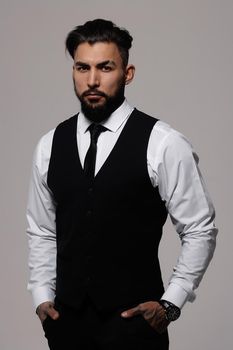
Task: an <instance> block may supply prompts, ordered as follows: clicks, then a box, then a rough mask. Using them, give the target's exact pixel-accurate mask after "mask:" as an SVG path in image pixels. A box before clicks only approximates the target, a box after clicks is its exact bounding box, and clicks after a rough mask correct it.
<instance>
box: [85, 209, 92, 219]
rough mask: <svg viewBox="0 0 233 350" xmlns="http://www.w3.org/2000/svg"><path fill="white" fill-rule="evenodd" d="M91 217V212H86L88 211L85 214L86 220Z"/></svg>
mask: <svg viewBox="0 0 233 350" xmlns="http://www.w3.org/2000/svg"><path fill="white" fill-rule="evenodd" d="M91 215H92V210H88V211H87V212H86V217H87V218H90V217H91Z"/></svg>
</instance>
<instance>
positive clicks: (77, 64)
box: [74, 60, 116, 68]
mask: <svg viewBox="0 0 233 350" xmlns="http://www.w3.org/2000/svg"><path fill="white" fill-rule="evenodd" d="M108 64H109V65H111V66H114V67H116V63H115V62H114V61H111V60H106V61H103V62H100V63H98V64H97V65H96V67H97V68H101V67H104V66H106V65H108ZM74 65H75V67H77V66H83V67H89V66H90V65H89V64H88V63H85V62H82V61H77V62H75V64H74Z"/></svg>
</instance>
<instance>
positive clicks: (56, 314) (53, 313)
mask: <svg viewBox="0 0 233 350" xmlns="http://www.w3.org/2000/svg"><path fill="white" fill-rule="evenodd" d="M46 314H47V315H48V316H49V317H51V318H52V319H53V320H57V319H58V318H59V312H58V311H57V310H56V309H54V307H53V306H52V305H50V306H49V308H48V309H47V310H46Z"/></svg>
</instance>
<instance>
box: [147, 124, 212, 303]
mask: <svg viewBox="0 0 233 350" xmlns="http://www.w3.org/2000/svg"><path fill="white" fill-rule="evenodd" d="M153 133H154V135H152V138H151V141H150V149H152V151H151V152H149V157H148V160H149V168H150V176H151V178H152V184H153V185H154V186H158V189H159V192H160V195H161V198H162V199H163V200H164V201H165V203H166V207H167V210H168V213H169V215H170V217H171V220H172V223H173V225H174V226H175V229H176V232H177V233H178V234H179V237H180V240H181V253H180V255H179V257H178V260H177V264H176V266H175V267H174V268H173V274H172V276H171V279H170V281H169V285H168V288H167V290H166V291H165V293H164V295H163V296H162V299H165V300H168V301H170V302H172V303H174V304H175V305H177V306H179V307H180V308H182V307H183V305H184V304H185V302H186V301H193V300H194V299H195V292H194V291H195V289H196V288H197V287H198V286H199V283H200V282H201V280H202V277H203V275H204V273H205V271H206V269H207V267H208V265H209V263H210V261H211V259H212V256H213V253H214V250H215V246H216V235H217V229H216V227H215V223H214V219H215V210H214V207H213V203H212V201H211V199H210V196H209V193H208V191H207V188H206V185H205V183H204V180H203V177H202V175H201V172H200V169H199V167H198V156H197V154H196V153H195V152H194V150H193V148H192V145H191V144H190V142H189V141H188V140H187V139H186V138H185V137H184V136H183V135H182V134H180V133H179V132H177V131H175V130H174V129H171V128H169V126H165V127H164V129H163V128H162V130H161V132H159V129H157V130H156V128H155V130H154V131H153ZM153 136H154V137H153ZM153 139H154V141H153ZM155 140H156V141H155Z"/></svg>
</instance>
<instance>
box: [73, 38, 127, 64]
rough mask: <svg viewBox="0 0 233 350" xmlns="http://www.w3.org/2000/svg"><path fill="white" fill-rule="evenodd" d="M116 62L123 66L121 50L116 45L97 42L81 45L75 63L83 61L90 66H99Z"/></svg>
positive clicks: (76, 52) (77, 50)
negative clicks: (106, 62) (105, 62)
mask: <svg viewBox="0 0 233 350" xmlns="http://www.w3.org/2000/svg"><path fill="white" fill-rule="evenodd" d="M108 60H110V61H114V62H115V63H116V64H121V63H122V60H121V56H120V52H119V49H118V47H117V45H116V44H115V43H106V42H97V43H94V44H89V43H87V42H85V43H82V44H80V45H79V46H78V47H77V49H76V51H75V54H74V61H75V62H76V61H82V62H85V63H88V64H98V63H100V62H104V61H108Z"/></svg>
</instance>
